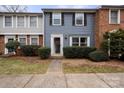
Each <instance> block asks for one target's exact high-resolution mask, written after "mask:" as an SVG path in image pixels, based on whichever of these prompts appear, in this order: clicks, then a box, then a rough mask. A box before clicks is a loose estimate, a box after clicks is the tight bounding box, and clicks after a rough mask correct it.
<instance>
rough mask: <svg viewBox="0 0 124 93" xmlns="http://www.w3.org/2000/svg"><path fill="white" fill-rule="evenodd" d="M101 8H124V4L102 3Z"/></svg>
mask: <svg viewBox="0 0 124 93" xmlns="http://www.w3.org/2000/svg"><path fill="white" fill-rule="evenodd" d="M101 8H103V9H109V8H119V9H124V5H102V6H101Z"/></svg>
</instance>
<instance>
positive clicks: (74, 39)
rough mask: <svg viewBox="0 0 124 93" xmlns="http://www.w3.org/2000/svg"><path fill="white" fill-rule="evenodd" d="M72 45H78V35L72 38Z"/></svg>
mask: <svg viewBox="0 0 124 93" xmlns="http://www.w3.org/2000/svg"><path fill="white" fill-rule="evenodd" d="M72 46H79V38H78V37H73V38H72Z"/></svg>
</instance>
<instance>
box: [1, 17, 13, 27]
mask: <svg viewBox="0 0 124 93" xmlns="http://www.w3.org/2000/svg"><path fill="white" fill-rule="evenodd" d="M6 16H10V15H6ZM6 16H3V28H13V16H11V17H12V26H10V27H6V26H5V17H6Z"/></svg>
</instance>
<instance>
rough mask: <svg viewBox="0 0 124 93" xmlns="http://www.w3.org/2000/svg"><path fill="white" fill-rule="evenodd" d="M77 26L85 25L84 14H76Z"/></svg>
mask: <svg viewBox="0 0 124 93" xmlns="http://www.w3.org/2000/svg"><path fill="white" fill-rule="evenodd" d="M75 25H76V26H83V25H84V14H83V13H76V14H75Z"/></svg>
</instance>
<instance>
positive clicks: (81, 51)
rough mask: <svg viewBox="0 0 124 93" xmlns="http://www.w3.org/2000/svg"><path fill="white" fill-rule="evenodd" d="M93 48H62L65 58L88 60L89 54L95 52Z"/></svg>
mask: <svg viewBox="0 0 124 93" xmlns="http://www.w3.org/2000/svg"><path fill="white" fill-rule="evenodd" d="M95 50H96V48H94V47H64V48H63V53H64V57H65V58H88V56H89V53H90V52H92V51H95Z"/></svg>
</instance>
